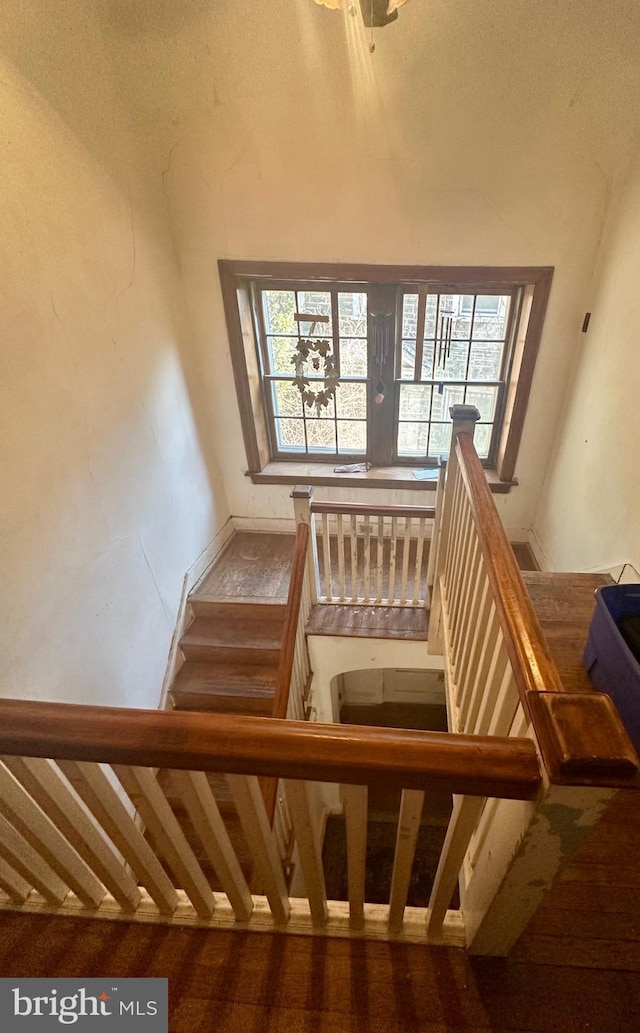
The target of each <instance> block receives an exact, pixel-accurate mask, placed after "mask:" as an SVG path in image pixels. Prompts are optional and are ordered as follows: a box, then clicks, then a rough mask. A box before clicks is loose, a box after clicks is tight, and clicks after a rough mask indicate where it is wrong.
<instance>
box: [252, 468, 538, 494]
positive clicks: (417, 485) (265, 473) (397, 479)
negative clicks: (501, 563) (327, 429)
mask: <svg viewBox="0 0 640 1033" xmlns="http://www.w3.org/2000/svg"><path fill="white" fill-rule="evenodd" d="M335 465H336V464H335V463H287V462H285V463H267V465H266V466H265V467H263V469H262V470H260V471H259V472H257V473H252V472H251V471H247V473H246V474H245V476H246V477H250V478H251V480H252V481H253V483H254V484H311V485H313V486H318V487H325V488H329V487H331V488H333V487H343V488H376V489H377V490H380V489H381V488H382V489H384V488H387V489H389V490H395V491H398V490H403V491H405V490H406V491H430V492H432V491H435V490H436V482H435V481H418V480H416V478H415V477H413V476H412V474H411V468H410V467H407V466H374V467H372V468H371V469H370V470H367V472H366V473H349V474H344V473H334V472H333V468H334V466H335ZM485 472H486V475H487V481H488V482H489V487H490V488H491V491H492V492H495V493H496V494H506V493H507V492H510V491H511V489H512V488H513V487H515V486H516V485H517V484H518V481H517V480H511V481H501V480H500V479H499V477H498V475H497V473H496V471H495V470H486V471H485Z"/></svg>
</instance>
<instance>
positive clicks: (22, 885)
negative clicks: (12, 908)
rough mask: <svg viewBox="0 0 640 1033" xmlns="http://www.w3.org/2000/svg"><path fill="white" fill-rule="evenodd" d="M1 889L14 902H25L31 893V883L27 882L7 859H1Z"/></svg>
mask: <svg viewBox="0 0 640 1033" xmlns="http://www.w3.org/2000/svg"><path fill="white" fill-rule="evenodd" d="M0 889H1V890H2V891H3V892H4V893H6V894H7V896H8V897H9V900H12V901H13V903H14V904H24V902H25V900H26V899H27V897H28V896H29V894H30V893H31V886H30V885H29V883H28V882H25V880H24V879H23V878H22V876H21V875H18V873H17V872H16V871H15V869H14V868H12V867H11V865H10V864H7V862H6V861H0Z"/></svg>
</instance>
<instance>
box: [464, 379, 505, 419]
mask: <svg viewBox="0 0 640 1033" xmlns="http://www.w3.org/2000/svg"><path fill="white" fill-rule="evenodd" d="M497 401H498V388H497V387H468V388H467V405H475V406H476V408H477V409H478V410H479V412H480V419H481V420H482V421H483V422H484V421H486V422H488V423H491V422H492V420H493V417H494V414H495V411H496V402H497Z"/></svg>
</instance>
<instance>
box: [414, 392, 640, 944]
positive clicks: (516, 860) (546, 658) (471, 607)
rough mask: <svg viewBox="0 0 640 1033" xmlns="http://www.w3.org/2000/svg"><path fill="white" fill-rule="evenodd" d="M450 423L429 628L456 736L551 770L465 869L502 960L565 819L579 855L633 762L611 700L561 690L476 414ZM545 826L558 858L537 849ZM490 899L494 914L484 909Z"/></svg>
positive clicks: (486, 834) (470, 904) (472, 908)
mask: <svg viewBox="0 0 640 1033" xmlns="http://www.w3.org/2000/svg"><path fill="white" fill-rule="evenodd" d="M451 415H452V418H453V421H454V422H453V435H452V448H451V453H450V456H449V460H448V462H447V471H446V485H445V491H444V498H443V503H442V509H441V513H440V521H439V535H438V538H437V541H436V545H435V551H436V556H435V560H434V563H435V584H434V597H433V605H432V609H431V614H430V624H429V649H430V651H431V652H436V653H441V654H443V655H444V659H445V675H446V686H447V706H448V722H449V728H450V730H451V731H453V732H455V733H463V734H468V735H480V736H482V735H488V736H494V735H497V736H507V737H509V736H516V737H517V738H520V737H522V736H529V737H530V738H531V740H532V741H533V742H535V744H536V748H537V750H538V753H539V756H540V760H541V765H542V767H543V771H544V788H543V791H542V792H541V794H540V797H539V799H538V801H537V802H536V803H535V805H534V804H531V805H527V806H526V807H524V808H521V809H520V810H519V811H518V812H517V813H516V812H514V810H513V808H512V807H510V805H508V804H504V805H503V803H502V802H500V801H497V800H493V801H491V802H490V803H489V804H488V805H487V806H486V807H485V808H484V810H483V814H482V816H481V819H480V821H479V823H478V825H477V828H476V831H475V832H474V835H473V836H472V837H471V840H470V843H469V850H468V852H467V855H466V858H465V862H464V865H463V878H462V885H461V891H462V899H463V902H464V905H463V906H466V909H467V912H468V914H469V915H471V914H476V916H477V921H475V922H473V921H470V922H469V925H468V934H469V937H470V942H471V943H473V944H474V946H475V949H477V950H478V951H479V952H481V953H483V952H489V953H493V952H497V953H501V952H503V950H504V949H505V948H506V949H508V948H509V946H510V945H511V943H513V942H514V941H515V939H516V938H517V936H518V935H519V933H520V932H521V931H522V929H523V928H524V926H525V925H526V922H527V921H528V918H529V917H530V916H531V915H532V914H533V912H534V911H535V909H536V907H537V906H538V904H539V903H540V902H541V900H542V899H543V897H544V894H545V893H546V891H547V890H548V888H549V887H550V885H551V882H552V881H553V878H554V877H555V875H556V874H557V872H558V871H559V870H560V868H561V867H562V866H563V865H564V864H566V863H567V861H568V860H569V859H570V852H571V851H569V849H568V847H567V845H566V844H567V843H568V842H569V837H568V836H567V835H566V832H567V829H564V830H563V828H562V827H561V823H560V815H561V814H562V813H564V814H565V816H566V815H567V814H569V813H573V815H574V821H573V822H572V823H571V830H572V833H571V834H572V836H573V839H572V850H573V849H576V848H577V846H578V844H579V842H580V839H581V837H582V836H583V835H584V834H585V833H586V830H587V829H588V827H589V826H590V825H593V824H594V823H595V822H596V821H597V820H599V817H600V816H601V814H602V813H603V811H604V810H605V809H606V808H607V806H608V804H609V802H610V800H611V798H612V796H613V795H614V791H615V789H616V788H617V787H620V786H633V785H637V784H638V758H637V754H636V753H635V750H634V749H633V746H632V744H631V743H630V741H629V739H628V736H627V734H626V732H625V730H624V727H623V726H622V723H621V721H620V718H619V716H618V713H617V711H616V708H615V706H614V704H613V703H612V701H611V700H610V699H609V697H607V696H603V695H602V694H600V693H596V692H589V693H568V692H565V691H564V686H563V684H562V681H561V678H560V675H559V673H558V669H557V667H556V665H555V663H554V661H553V659H552V657H551V655H550V653H549V649H548V646H547V643H546V641H545V638H544V635H543V632H542V630H541V628H540V625H539V623H538V620H537V617H536V615H535V612H534V610H533V607H532V604H531V601H530V599H529V595H528V593H527V590H526V587H525V585H524V582H523V580H522V575H521V574H520V570H519V568H518V565H517V562H516V559H515V556H514V554H513V550H512V549H511V546H510V544H509V542H508V539H507V536H506V533H505V531H504V528H503V526H502V523H501V520H500V517H499V515H498V512H497V509H496V507H495V505H494V502H493V498H492V495H491V491H490V489H489V486H488V483H487V479H486V476H485V473H484V470H483V468H482V464H481V462H480V460H479V458H478V455H477V453H476V450H475V447H474V444H473V431H474V427H475V422H476V420H477V419H478V418H479V413H478V411H477V410H476V409H475V408H474V407H473V406H453V407H452V409H451ZM544 825H546V826H547V829H548V830H549V831H550V832H551V833H552V834H553V835H555V836H556V838H557V840H558V842H559V843H560V848H559V849H558V846H557V845H556V847H555V849H554V848H553V846H552V843H551V842H550V841H549V842H548V843H547V844H546V847H545V848H544V849H543V848H542V847H543V844H542V842H541V840H540V829H541V828H542V827H543V826H544ZM563 835H564V840H563V839H562V836H563ZM558 837H559V838H558ZM509 859H511V860H509ZM503 862H504V863H503ZM488 896H491V897H492V898H493V899H494V905H493V906H492V908H490V909H488V910H485V909H483V908H482V907H480V908H479V907H478V906H477V905H478V901H480V902H481V901H483V900H485V899H486V898H487V897H488ZM503 905H504V906H503ZM492 910H495V914H492ZM481 911H482V912H483V913H482V917H480V912H481ZM505 913H506V914H509V913H510V914H511V918H510V920H509V922H507V923H506V924H505V923H504V917H503V916H504V914H505ZM498 916H499V917H498Z"/></svg>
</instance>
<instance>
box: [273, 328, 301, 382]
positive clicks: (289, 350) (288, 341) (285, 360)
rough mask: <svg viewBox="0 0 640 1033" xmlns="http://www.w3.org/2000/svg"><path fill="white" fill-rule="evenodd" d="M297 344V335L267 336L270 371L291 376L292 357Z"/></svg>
mask: <svg viewBox="0 0 640 1033" xmlns="http://www.w3.org/2000/svg"><path fill="white" fill-rule="evenodd" d="M297 345H298V338H297V337H267V352H268V354H269V373H286V375H287V376H291V374H292V373H293V363H292V361H291V359H292V358H293V354H294V352H295V350H296V347H297Z"/></svg>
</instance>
